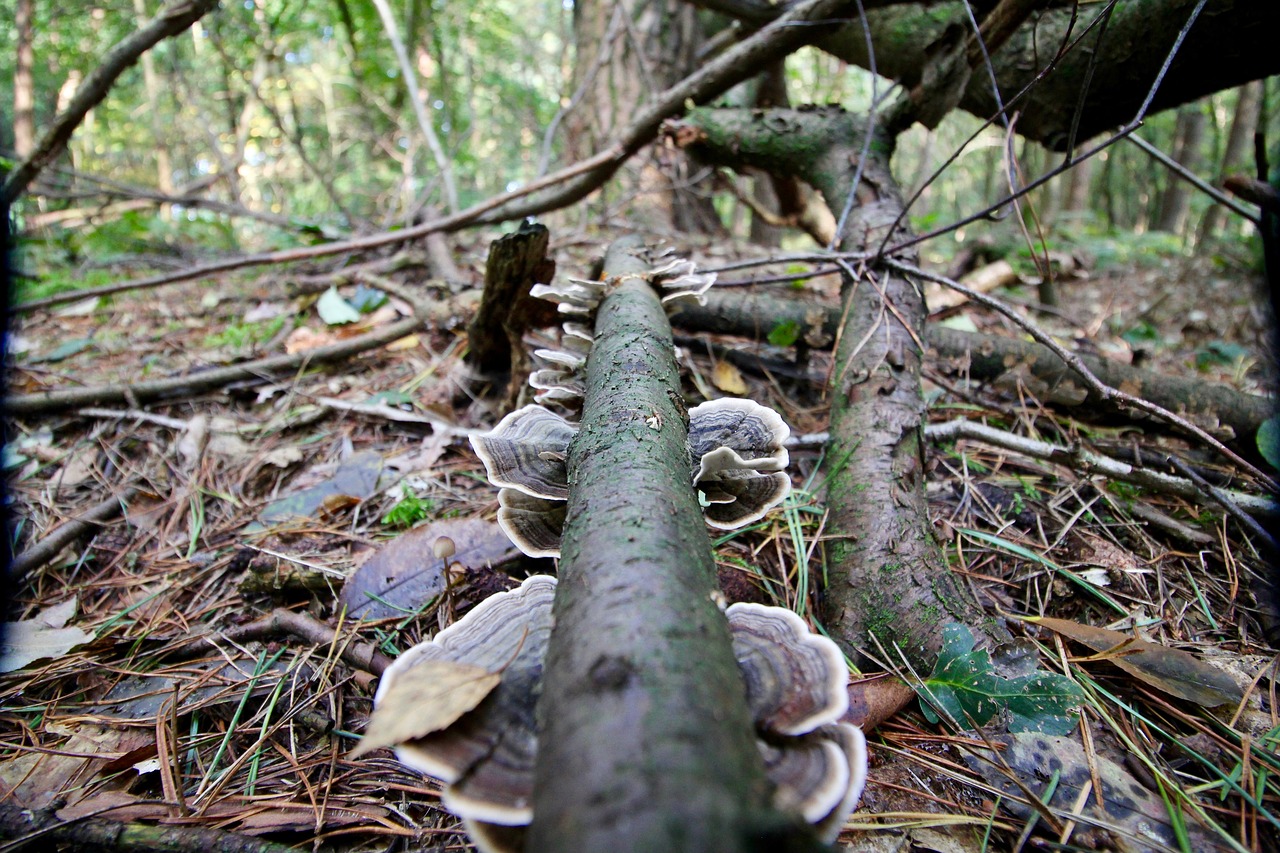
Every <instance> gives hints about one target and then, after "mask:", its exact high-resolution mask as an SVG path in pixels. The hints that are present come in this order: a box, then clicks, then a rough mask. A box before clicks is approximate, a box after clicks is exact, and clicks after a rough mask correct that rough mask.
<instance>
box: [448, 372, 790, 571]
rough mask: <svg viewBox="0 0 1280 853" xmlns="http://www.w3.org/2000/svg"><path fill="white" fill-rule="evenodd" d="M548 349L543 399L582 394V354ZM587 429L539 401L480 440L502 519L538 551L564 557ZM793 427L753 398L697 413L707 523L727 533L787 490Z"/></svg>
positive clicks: (692, 431)
mask: <svg viewBox="0 0 1280 853" xmlns="http://www.w3.org/2000/svg"><path fill="white" fill-rule="evenodd" d="M539 356H540V357H542V358H544V359H546V360H548V361H553V362H555V363H556V364H557V365H558V366H557V367H555V368H548V369H546V370H541V371H537V372H536V373H535V374H534V376H533V377H531V379H530V382H531V384H533V385H534V387H536V388H539V389H540V392H539V400H544V401H553V400H554V401H565V402H570V401H573V400H575V399H580V398H581V393H582V387H581V385H580V379H579V378H578V374H577V373H576V372H575V373H573V374H572V375H570V374H567V373H565V372H564V371H563V370H562V369H561V367H560V366H565V367H567V366H568V365H570V364H573V363H576V356H574V355H572V354H571V353H562V352H559V351H555V350H541V351H539ZM577 432H578V427H577V425H576V424H572V423H570V422H569V421H567V420H565V419H564V418H562V417H560V416H559V415H557V414H555V413H554V412H552V411H550V410H548V409H545V408H543V407H541V406H538V405H531V406H525V407H524V408H522V409H518V410H516V411H514V412H512V413H511V414H509V415H507V416H506V417H504V418H503V419H502V420H501V421H499V422H498V425H497V426H496V427H494V429H493V430H492V431H491V432H487V433H483V434H480V435H473V436H472V437H471V446H472V447H473V448H475V451H476V455H478V456H479V457H480V459H481V461H482V462H484V466H485V469H486V470H487V471H488V473H489V481H490V482H491V483H493V484H494V485H495V486H498V487H499V488H500V489H501V491H500V492H499V494H498V501H499V505H500V508H499V510H498V523H499V524H500V525H501V526H502V529H503V530H504V531H505V532H506V533H507V535H508V536H509V537H510V538H511V541H512V542H514V543H515V545H516V547H518V548H519V549H520V550H521V551H523V552H524V553H525V554H527V555H528V556H530V557H558V556H560V532H561V530H562V529H563V527H564V519H565V503H564V502H565V501H566V500H567V499H568V497H569V485H568V471H567V469H566V465H565V462H566V457H567V454H568V450H569V443H570V442H571V441H572V440H573V437H574V436H575V435H577ZM790 432H791V431H790V429H788V427H787V425H786V423H784V422H783V420H782V417H781V416H780V415H778V413H777V412H775V411H773V410H772V409H770V408H768V407H766V406H762V405H760V404H759V403H756V402H753V401H751V400H742V399H737V398H726V399H722V400H712V401H710V402H706V403H702V404H701V405H698V406H695V407H693V408H692V409H691V410H690V411H689V455H690V458H691V461H692V463H693V467H694V470H695V471H696V473H695V474H694V483H693V485H694V487H695V488H696V489H697V490H698V492H699V493H700V495H701V503H702V507H703V516H704V518H705V519H706V522H707V524H709V525H711V526H712V527H715V528H717V529H720V530H732V529H734V528H737V527H741V526H742V525H744V524H750V523H751V522H753V521H756V520H758V519H760V518H762V517H763V516H764V515H765V513H767V512H768V511H769V510H770V509H772V508H773V507H775V506H777V504H779V503H780V502H781V501H782V500H783V499H784V498H785V497H786V496H787V494H788V493H789V492H790V491H791V479H790V478H789V477H788V476H787V474H786V472H785V471H784V470H783V469H784V468H785V467H786V465H787V462H788V456H787V450H786V448H785V447H783V442H785V441H786V439H787V436H788V435H790Z"/></svg>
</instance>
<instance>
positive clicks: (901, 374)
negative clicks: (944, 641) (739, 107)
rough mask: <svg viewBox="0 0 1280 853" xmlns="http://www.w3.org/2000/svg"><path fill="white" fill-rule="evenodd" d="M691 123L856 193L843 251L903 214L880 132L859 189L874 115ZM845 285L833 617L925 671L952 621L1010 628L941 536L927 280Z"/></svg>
mask: <svg viewBox="0 0 1280 853" xmlns="http://www.w3.org/2000/svg"><path fill="white" fill-rule="evenodd" d="M686 131H688V132H690V135H692V136H694V137H699V136H700V140H701V141H700V143H699V147H700V148H702V149H703V150H704V151H705V153H706V156H707V157H708V158H710V159H712V160H715V161H718V162H726V163H728V164H730V165H748V166H756V167H758V168H763V169H767V170H769V171H781V172H784V173H789V174H795V175H797V176H798V177H800V178H801V179H802V180H804V181H806V182H808V183H809V184H811V185H812V186H814V187H815V188H817V189H818V190H820V191H821V192H822V193H823V195H824V196H826V198H827V199H829V200H831V201H832V204H833V207H842V206H843V203H844V200H845V199H846V198H847V197H848V196H849V193H850V192H851V191H853V192H856V195H857V204H856V206H855V208H854V210H853V214H852V216H851V217H850V219H849V222H848V223H847V224H846V226H845V229H844V231H843V234H842V235H841V248H842V249H844V250H845V251H850V252H860V251H865V250H867V249H874V248H876V247H877V246H879V245H880V244H881V243H882V242H883V241H885V240H886V239H888V238H889V237H890V236H891V228H892V227H893V223H894V222H895V221H896V220H897V219H898V217H899V214H900V213H901V212H902V201H901V199H900V197H899V196H898V193H897V189H896V184H895V182H894V180H893V177H892V175H891V174H890V172H889V157H890V156H891V154H892V151H893V145H892V141H891V140H890V139H888V138H885V137H883V136H880V137H874V138H872V139H871V141H870V147H869V148H868V149H867V150H868V152H869V153H868V157H867V158H866V160H865V161H864V162H863V163H862V164H861V170H862V171H861V179H860V182H859V183H858V185H857V187H853V175H854V170H855V169H856V168H858V161H859V155H860V152H861V151H862V150H863V143H864V141H865V139H866V128H865V121H864V119H862V118H861V117H857V116H854V115H851V114H849V113H846V112H844V111H843V110H840V109H838V108H824V109H809V110H763V111H756V112H753V113H745V112H741V111H727V110H696V111H694V112H693V113H692V114H691V115H690V117H689V121H688V127H687V128H686ZM897 236H899V237H900V236H905V235H903V234H899V235H897ZM842 290H843V300H844V310H843V316H844V321H843V324H842V327H841V328H840V330H839V333H838V339H837V342H836V358H835V367H834V369H833V372H832V378H831V384H830V387H829V392H830V395H831V425H830V435H831V438H830V441H829V444H828V447H827V454H826V458H827V460H828V464H829V465H830V468H829V471H828V473H829V477H828V480H827V496H826V497H827V507H828V510H829V512H830V515H829V517H828V521H827V528H826V538H827V540H828V544H827V577H828V587H827V590H826V599H825V602H824V612H825V624H826V625H827V628H828V629H829V630H830V631H831V634H832V636H833V637H835V638H836V640H837V641H838V642H840V643H841V645H843V646H844V647H845V649H846V650H847V651H850V652H852V653H866V654H869V655H873V656H875V657H877V658H880V659H881V660H884V659H885V658H888V659H889V660H891V661H892V662H895V663H896V662H898V660H899V652H898V651H897V650H896V649H900V650H901V654H903V655H905V656H906V658H907V660H909V661H910V662H911V664H912V666H914V667H916V668H917V670H918V671H919V670H923V671H926V672H927V671H929V670H930V669H931V668H932V663H933V660H934V658H935V657H936V653H937V650H938V648H939V646H940V644H941V638H942V627H943V625H945V624H946V623H948V622H960V623H963V624H966V625H970V626H973V627H975V628H978V629H979V630H980V631H982V632H984V633H985V634H986V637H987V639H988V640H989V641H991V642H999V641H1002V640H1004V639H1006V637H1007V635H1006V634H1005V633H1004V631H1003V629H1001V628H999V627H998V626H996V625H994V624H991V623H987V622H984V619H983V615H982V611H981V609H980V608H979V606H978V604H977V602H976V600H975V598H974V596H973V594H972V592H971V591H970V590H969V589H968V588H967V587H966V586H964V585H963V584H961V583H960V582H959V581H958V579H957V578H956V576H954V575H953V574H952V573H951V572H950V571H949V570H948V568H947V564H946V560H945V558H944V557H943V555H942V552H941V549H940V548H939V546H938V544H937V542H936V541H935V540H934V538H933V533H932V525H931V523H930V520H929V515H928V505H927V502H926V500H925V494H924V479H923V470H924V469H923V462H922V460H923V448H922V446H921V441H922V431H921V426H922V419H923V414H924V398H923V395H922V393H921V386H920V367H921V361H922V356H923V350H922V335H923V329H924V321H925V316H926V310H925V304H924V297H923V294H922V291H921V288H920V286H919V283H918V282H913V281H909V280H906V279H904V278H902V277H901V276H896V275H888V274H883V273H875V272H873V271H868V270H862V271H860V274H859V275H858V277H857V278H856V279H854V280H848V279H846V281H845V282H844V286H843V289H842Z"/></svg>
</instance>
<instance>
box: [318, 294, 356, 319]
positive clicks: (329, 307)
mask: <svg viewBox="0 0 1280 853" xmlns="http://www.w3.org/2000/svg"><path fill="white" fill-rule="evenodd" d="M316 311H317V312H318V313H319V314H320V319H321V320H324V321H325V323H327V324H328V325H330V326H341V325H342V324H344V323H354V322H356V321H357V320H359V319H360V312H359V311H357V310H356V309H354V308H352V307H351V305H350V303H348V302H347V300H345V299H343V298H342V297H341V296H340V295H339V294H338V289H337V288H336V287H331V288H329V289H328V290H326V291H325V292H324V295H323V296H321V297H320V298H319V299H317V300H316Z"/></svg>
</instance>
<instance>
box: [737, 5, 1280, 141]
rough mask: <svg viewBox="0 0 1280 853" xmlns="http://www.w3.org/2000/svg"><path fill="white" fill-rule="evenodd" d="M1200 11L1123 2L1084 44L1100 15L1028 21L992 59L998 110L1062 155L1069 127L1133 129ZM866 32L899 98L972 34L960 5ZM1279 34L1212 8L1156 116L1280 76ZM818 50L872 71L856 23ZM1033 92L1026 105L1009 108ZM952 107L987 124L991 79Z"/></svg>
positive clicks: (1249, 13)
mask: <svg viewBox="0 0 1280 853" xmlns="http://www.w3.org/2000/svg"><path fill="white" fill-rule="evenodd" d="M1197 2H1198V0H1125V2H1123V3H1119V4H1117V5H1116V6H1115V9H1114V10H1113V11H1112V12H1111V14H1110V20H1109V21H1108V23H1107V25H1106V28H1105V33H1103V31H1102V30H1101V29H1100V28H1099V27H1094V28H1093V29H1092V31H1091V32H1088V33H1085V27H1086V26H1087V25H1089V24H1090V22H1091V21H1092V20H1093V18H1094V17H1095V14H1096V13H1093V12H1088V11H1087V9H1088V8H1090V7H1083V6H1082V7H1081V8H1079V9H1077V8H1075V6H1074V5H1073V4H1069V3H1067V4H1059V8H1053V9H1045V10H1044V11H1043V12H1040V13H1039V14H1037V15H1035V16H1033V17H1032V19H1031V20H1029V21H1028V22H1027V23H1025V24H1023V26H1022V27H1021V28H1019V29H1018V30H1017V32H1015V33H1014V34H1013V35H1012V36H1011V37H1010V38H1009V39H1008V41H1007V42H1006V43H1004V44H1003V45H1001V46H1000V47H999V49H998V50H995V51H994V52H993V54H992V57H991V61H992V63H993V68H994V71H995V74H996V78H997V79H998V80H999V82H1000V91H1001V92H1002V93H1003V96H1004V99H1005V103H1006V105H1007V106H1008V107H1009V108H1010V110H1011V111H1016V112H1017V113H1018V133H1019V134H1020V135H1022V136H1023V137H1025V138H1028V139H1034V140H1035V141H1037V142H1039V143H1041V144H1043V145H1046V146H1048V147H1050V148H1054V149H1056V150H1062V149H1063V148H1064V147H1065V146H1066V144H1067V142H1068V140H1070V139H1071V128H1072V122H1073V121H1074V120H1076V119H1077V118H1078V120H1079V127H1078V128H1077V130H1076V136H1075V140H1076V142H1077V143H1081V142H1084V141H1085V140H1088V139H1090V138H1091V137H1093V136H1096V135H1097V134H1099V133H1102V132H1104V131H1107V130H1110V129H1112V128H1115V127H1117V126H1119V125H1122V124H1124V123H1125V122H1128V121H1129V120H1131V119H1132V118H1133V117H1134V115H1136V114H1137V112H1138V108H1139V106H1140V105H1141V104H1142V101H1143V99H1144V98H1145V97H1146V95H1147V92H1148V91H1149V90H1150V89H1151V86H1152V84H1153V83H1154V82H1155V80H1156V77H1157V76H1158V74H1159V71H1160V68H1161V65H1162V64H1163V63H1164V61H1165V58H1166V57H1167V56H1168V54H1169V52H1170V49H1171V48H1172V47H1173V45H1174V41H1175V39H1176V38H1177V35H1178V31H1179V30H1180V29H1181V28H1182V26H1183V25H1184V24H1185V23H1186V21H1187V20H1188V19H1189V17H1190V14H1191V11H1192V10H1193V8H1194V7H1195V5H1196V3H1197ZM762 5H763V4H762ZM766 8H767V7H766ZM777 8H780V6H775V7H774V9H777ZM1092 8H1094V9H1099V10H1100V9H1101V8H1102V7H1101V6H1100V5H1099V6H1095V7H1092ZM772 14H773V15H777V14H778V13H777V12H776V11H773V12H772ZM757 20H758V19H757ZM866 21H867V23H868V29H869V30H870V33H871V43H872V45H873V47H874V50H875V63H876V70H877V71H878V72H879V73H880V74H883V75H885V76H886V77H890V78H892V79H893V80H895V81H897V82H898V83H900V84H902V85H903V86H905V87H907V88H911V87H913V86H915V85H916V84H918V83H919V82H920V79H921V74H922V72H923V71H924V69H925V68H926V66H927V63H925V62H923V61H922V57H925V56H927V55H930V54H931V53H933V52H934V51H935V49H936V47H937V46H938V45H939V44H941V43H943V42H944V41H945V39H946V37H947V33H948V30H953V31H954V30H957V29H958V30H959V31H961V32H967V31H968V30H969V29H970V25H969V20H968V13H967V12H966V11H965V7H964V4H963V3H958V2H946V3H927V4H922V3H914V4H901V5H893V6H891V7H889V8H881V9H868V11H867V15H866ZM1277 30H1280V3H1275V2H1269V0H1209V3H1208V5H1207V6H1206V7H1205V8H1204V11H1203V12H1202V13H1201V14H1200V17H1199V18H1198V19H1197V20H1196V23H1195V25H1194V26H1193V27H1191V29H1190V31H1189V32H1188V33H1187V38H1186V40H1185V41H1184V42H1183V44H1182V46H1181V48H1180V49H1179V51H1178V54H1177V56H1176V57H1175V58H1174V61H1173V63H1172V65H1170V67H1169V71H1168V74H1167V76H1166V77H1165V78H1164V81H1163V82H1162V84H1161V86H1160V88H1159V90H1158V91H1157V92H1156V95H1155V99H1154V100H1153V102H1152V105H1151V109H1152V111H1159V110H1163V109H1168V108H1169V107H1174V106H1178V105H1179V104H1183V103H1188V102H1190V101H1194V100H1196V99H1197V98H1200V97H1203V96H1205V95H1209V94H1212V93H1214V92H1219V91H1222V90H1224V89H1230V88H1232V87H1235V86H1238V85H1241V84H1243V83H1247V82H1249V81H1251V80H1259V79H1262V78H1264V77H1268V76H1270V75H1273V74H1276V73H1277V72H1280V53H1277V52H1276V51H1275V50H1274V49H1273V48H1272V45H1271V43H1272V38H1273V34H1274V33H1275V32H1276V31H1277ZM1100 33H1102V34H1103V35H1104V37H1102V38H1099V34H1100ZM1082 34H1083V38H1080V37H1081V35H1082ZM1076 38H1080V42H1079V44H1077V45H1076V46H1075V47H1074V48H1073V49H1072V50H1070V51H1068V52H1067V53H1065V55H1061V56H1060V55H1059V50H1060V48H1062V47H1063V45H1064V44H1070V43H1071V42H1072V41H1073V40H1074V39H1076ZM815 44H816V45H817V46H818V47H821V48H822V49H823V50H825V51H828V52H829V53H831V54H832V55H833V56H837V57H839V58H840V59H843V60H845V61H846V62H850V63H853V64H855V65H860V66H862V67H863V68H867V67H869V65H870V56H869V54H868V51H867V35H866V34H865V33H864V32H863V28H862V24H861V21H860V20H859V19H858V18H857V17H854V18H852V21H851V23H850V24H849V25H848V26H845V27H839V28H834V29H833V30H832V32H831V33H830V34H828V35H824V36H823V38H821V39H819V40H817V41H816V42H815ZM1050 66H1052V70H1051V72H1050V73H1044V72H1045V69H1047V68H1050ZM1033 83H1034V86H1033V87H1032V88H1030V90H1029V91H1028V92H1027V95H1026V96H1025V97H1023V98H1021V99H1019V100H1017V101H1016V102H1015V101H1013V100H1012V99H1013V97H1014V96H1015V95H1016V94H1018V93H1019V92H1021V91H1022V90H1023V89H1026V88H1027V87H1029V86H1031V85H1032V84H1033ZM1086 84H1087V87H1088V88H1087V91H1085V92H1084V93H1081V87H1082V86H1084V85H1086ZM959 106H960V108H961V109H964V110H966V111H968V112H970V113H972V114H974V115H976V116H977V117H978V118H981V119H986V118H988V117H990V116H992V115H995V113H996V112H997V109H998V107H997V104H996V101H995V97H994V95H993V93H992V87H991V79H990V76H989V75H987V74H986V73H976V74H973V75H971V77H970V79H969V81H968V84H967V86H966V87H965V90H964V93H963V95H962V96H961V98H960V103H959Z"/></svg>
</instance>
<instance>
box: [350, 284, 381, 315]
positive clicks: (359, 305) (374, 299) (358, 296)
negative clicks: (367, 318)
mask: <svg viewBox="0 0 1280 853" xmlns="http://www.w3.org/2000/svg"><path fill="white" fill-rule="evenodd" d="M389 299H390V297H389V296H387V294H385V293H383V292H382V291H381V290H378V289H377V288H374V287H369V285H367V284H358V285H356V292H355V293H354V294H352V296H351V305H352V307H354V308H355V309H356V310H357V311H359V312H360V313H361V314H372V313H373V312H374V311H376V310H378V309H379V308H381V307H382V306H383V305H386V304H387V301H388V300H389Z"/></svg>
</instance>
